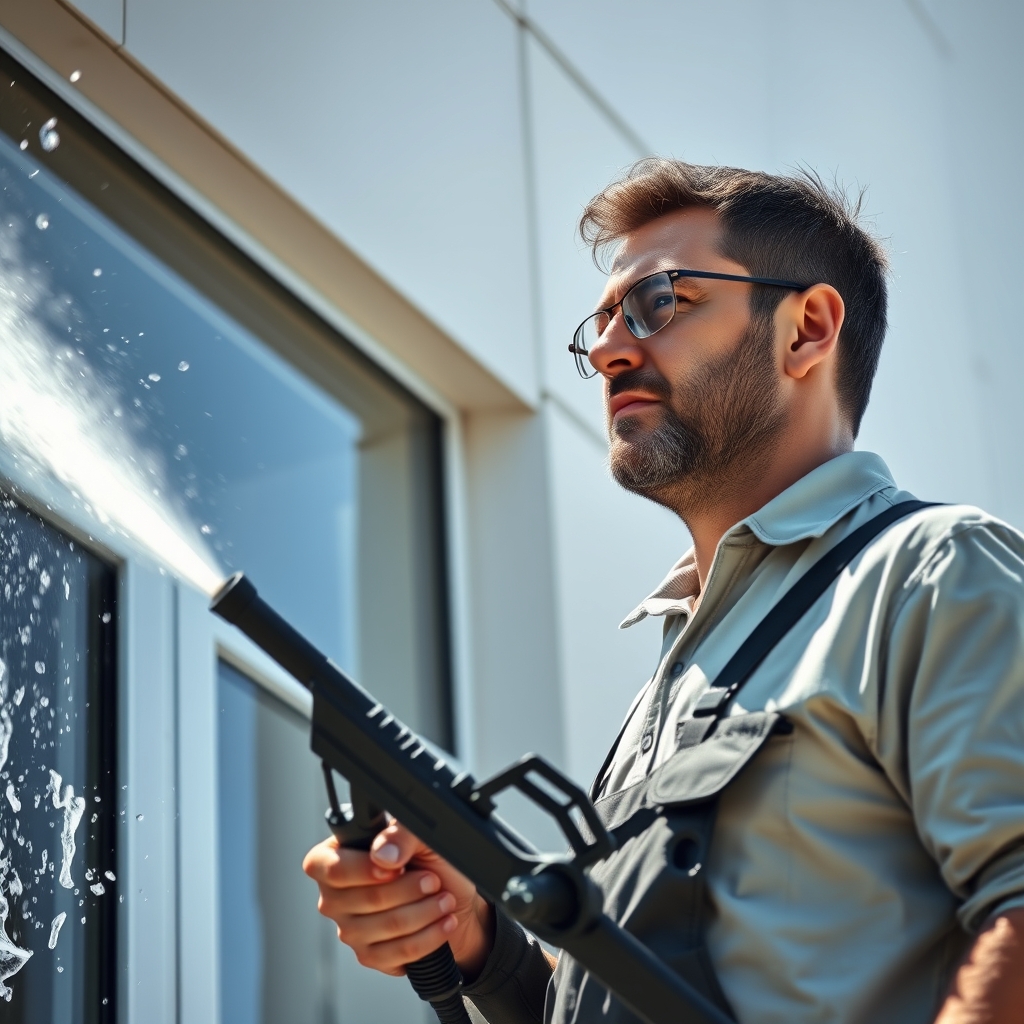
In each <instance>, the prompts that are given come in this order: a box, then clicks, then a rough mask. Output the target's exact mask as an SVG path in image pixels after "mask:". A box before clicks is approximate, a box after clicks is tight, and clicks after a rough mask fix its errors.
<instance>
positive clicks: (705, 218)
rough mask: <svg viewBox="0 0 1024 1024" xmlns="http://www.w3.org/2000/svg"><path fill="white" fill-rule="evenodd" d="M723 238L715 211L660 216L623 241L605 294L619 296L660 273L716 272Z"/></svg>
mask: <svg viewBox="0 0 1024 1024" xmlns="http://www.w3.org/2000/svg"><path fill="white" fill-rule="evenodd" d="M720 239H721V225H720V222H719V220H718V216H717V214H715V212H714V211H713V210H705V209H690V210H679V211H677V212H674V213H670V214H666V216H664V217H659V218H658V219H657V220H654V221H651V222H650V223H648V224H645V225H644V226H643V227H640V228H637V229H636V230H635V231H631V232H630V233H629V234H628V235H626V237H625V238H624V239H623V240H622V245H621V246H620V247H619V249H618V251H617V252H616V254H615V259H614V261H613V262H612V267H611V273H610V274H609V276H608V283H607V285H606V287H605V289H604V295H605V297H607V296H609V295H612V294H613V293H614V294H618V293H619V292H620V291H621V290H623V289H624V288H627V287H628V286H629V285H630V284H632V283H633V282H634V281H638V280H640V278H642V277H646V276H647V275H648V274H656V273H657V272H658V271H659V270H676V269H679V268H681V267H686V268H689V269H691V270H714V269H717V264H719V263H721V262H722V256H721V253H720V251H719V242H720ZM712 262H714V263H715V266H712Z"/></svg>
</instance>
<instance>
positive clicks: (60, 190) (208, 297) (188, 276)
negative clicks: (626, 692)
mask: <svg viewBox="0 0 1024 1024" xmlns="http://www.w3.org/2000/svg"><path fill="white" fill-rule="evenodd" d="M0 65H2V61H0ZM4 77H5V76H4V75H3V74H2V73H0V126H2V127H3V128H4V129H5V130H6V131H7V133H8V135H7V138H4V137H3V136H2V135H0V347H2V349H3V351H4V356H5V358H4V359H3V360H2V361H0V392H2V393H3V394H4V395H5V398H6V401H5V402H4V403H3V405H2V406H0V473H2V474H3V475H4V476H6V477H7V478H8V479H9V480H11V481H13V482H14V483H16V484H17V485H19V486H20V487H22V488H24V489H25V490H26V491H27V492H28V493H31V494H33V495H35V496H36V497H37V499H40V500H43V501H46V502H48V503H52V504H53V505H54V506H55V507H60V508H62V509H64V510H66V514H68V515H69V516H71V517H73V518H76V519H78V520H82V519H86V520H88V521H89V522H91V523H93V524H94V525H95V529H96V532H97V534H99V535H102V536H109V535H112V534H113V535H117V534H121V535H122V539H123V540H124V541H126V542H128V543H131V544H134V545H137V546H140V547H142V548H146V549H148V550H149V552H150V553H151V554H153V555H155V556H156V557H157V558H158V559H159V560H161V561H162V562H163V563H164V564H166V565H168V566H169V567H170V568H171V569H172V570H173V571H174V572H176V573H177V574H178V575H179V576H180V577H182V578H184V579H186V580H190V581H191V582H192V583H193V584H195V585H197V586H199V587H200V588H202V589H204V590H212V589H214V588H215V587H216V586H217V584H218V583H219V582H220V580H221V579H223V577H224V576H225V575H227V573H229V572H230V571H232V570H234V569H243V570H244V571H245V572H247V573H248V574H249V575H250V576H251V577H252V579H253V581H254V582H255V583H256V585H257V586H258V587H259V589H260V591H261V593H262V594H264V596H265V597H266V598H267V599H268V600H269V601H270V602H271V604H273V605H274V606H275V607H276V608H277V609H278V610H279V611H280V612H281V613H282V614H283V615H285V616H286V617H287V618H288V619H289V620H290V621H292V622H294V624H295V625H296V626H297V627H298V628H299V629H300V630H302V631H303V632H304V633H305V634H306V635H307V636H308V637H309V638H310V639H311V640H312V641H313V642H314V643H315V644H316V645H317V646H319V647H320V648H322V649H323V650H324V651H325V652H326V653H328V654H329V655H330V656H331V657H333V658H334V659H335V660H336V661H337V662H338V663H339V664H341V665H342V666H343V667H345V668H346V669H348V670H349V671H350V672H352V673H353V674H354V675H356V676H357V677H358V678H360V680H361V681H362V682H363V683H364V684H365V685H367V686H368V687H369V688H370V689H371V690H372V691H374V692H375V693H377V694H379V696H380V697H381V698H382V699H383V700H384V702H385V703H387V704H388V705H389V706H391V707H393V708H394V710H395V711H396V713H397V714H399V716H400V717H402V718H403V719H405V720H407V721H409V722H410V723H412V724H414V725H416V726H418V727H419V728H420V729H421V730H422V731H424V732H426V733H427V735H429V736H431V738H433V739H435V740H437V741H438V742H440V743H441V744H443V745H447V746H450V744H451V736H450V726H449V719H450V715H449V708H448V664H447V647H446V629H447V623H446V616H445V583H444V571H443V565H444V558H443V552H442V544H441V538H442V530H441V512H440V509H441V503H440V457H439V452H440V424H439V421H438V419H437V417H436V416H435V415H433V414H432V413H430V412H429V411H428V410H427V409H426V408H424V407H423V406H422V405H421V404H420V403H418V402H417V401H416V400H414V399H413V398H412V397H411V396H410V395H408V394H407V393H405V392H404V391H403V390H401V389H400V388H398V387H397V386H396V385H395V384H394V383H393V382H392V381H391V380H389V379H388V378H386V377H385V376H384V375H383V374H382V373H381V372H380V371H379V370H377V369H376V368H375V367H374V366H372V365H371V364H370V363H369V362H368V361H367V360H366V359H364V358H363V357H361V356H359V355H358V354H357V353H356V352H355V351H354V350H352V349H351V348H350V347H349V346H347V345H346V344H345V343H344V342H343V341H342V339H340V338H339V337H338V336H337V335H336V334H334V333H333V332H332V331H330V330H329V329H328V328H327V327H326V326H325V325H324V324H323V323H322V322H321V321H319V320H317V319H316V318H315V317H314V316H312V315H311V314H310V313H309V312H308V311H307V310H305V309H304V308H303V307H301V306H299V304H298V303H296V302H295V301H294V300H293V299H292V298H291V297H290V296H288V295H287V294H286V293H285V292H284V291H283V290H282V289H281V288H280V287H279V286H278V285H276V284H275V283H274V282H272V281H270V280H269V279H268V278H266V277H265V275H262V274H261V273H260V272H259V271H258V270H257V269H256V268H255V267H252V266H251V265H250V264H247V263H246V262H245V261H244V260H243V258H242V257H241V256H239V254H238V253H237V252H235V251H233V250H231V249H230V247H228V246H227V245H226V243H224V242H223V240H221V239H219V238H218V237H217V236H215V235H214V234H213V233H212V232H210V231H209V229H208V228H206V227H205V226H204V225H202V224H201V222H199V221H198V219H197V218H196V217H195V216H194V214H192V213H191V212H190V211H187V210H186V209H185V208H184V207H181V206H180V204H176V203H175V202H174V201H173V200H171V199H170V197H168V196H166V195H165V194H163V195H159V196H157V195H155V192H154V194H153V195H151V194H150V193H149V192H147V191H146V189H145V188H140V186H139V182H138V180H136V176H133V173H132V170H131V169H130V168H126V167H125V166H124V164H125V161H124V160H123V158H120V159H117V158H115V157H114V156H113V155H111V154H110V153H108V152H107V150H105V149H104V148H103V146H102V145H100V144H99V143H97V141H96V140H95V139H94V138H92V136H91V135H90V132H89V131H88V130H87V129H86V127H85V126H83V125H81V124H80V123H79V122H78V121H77V120H76V119H75V117H74V116H73V115H72V114H71V113H70V112H62V113H61V115H60V116H59V117H58V118H57V122H58V123H57V127H56V129H55V130H57V131H58V132H59V135H60V143H59V145H58V146H57V147H56V148H54V149H52V150H46V151H44V149H43V148H41V147H40V146H38V145H37V144H36V141H35V136H34V135H31V133H29V134H30V138H29V140H28V142H27V147H26V148H24V149H23V148H22V146H21V141H22V133H23V126H24V125H25V124H30V125H31V124H36V125H41V124H43V123H44V122H46V121H48V119H50V118H51V117H53V116H54V114H53V112H52V110H51V106H52V104H51V105H50V106H48V105H47V104H46V103H45V102H41V101H39V100H38V99H37V98H36V97H34V96H32V95H29V94H28V92H27V91H23V90H22V83H20V82H15V83H14V86H9V85H8V83H7V82H6V81H5V80H4ZM13 77H14V76H13V75H12V78H13ZM108 148H109V147H108ZM69 180H70V181H73V184H74V186H75V187H72V184H69ZM286 357H287V358H286ZM296 366H299V367H300V368H301V370H302V372H300V370H299V369H296ZM314 381H315V383H314Z"/></svg>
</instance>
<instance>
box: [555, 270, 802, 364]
mask: <svg viewBox="0 0 1024 1024" xmlns="http://www.w3.org/2000/svg"><path fill="white" fill-rule="evenodd" d="M661 274H667V275H668V279H669V281H670V282H675V281H678V280H679V278H681V277H696V278H705V279H710V280H713V281H745V282H746V283H747V284H764V285H768V286H769V287H771V288H787V289H789V290H790V291H795V292H805V291H807V289H808V288H810V287H811V286H810V285H809V284H797V282H796V281H785V280H782V279H781V278H777V277H748V276H746V275H744V274H719V273H717V272H716V271H713V270H658V271H656V272H655V273H653V274H648V275H647V276H646V277H642V278H640V280H639V281H636V282H634V283H633V284H632V285H630V287H629V290H628V291H627V292H626V294H625V295H623V296H622V298H621V299H619V301H618V302H615V303H612V305H610V306H606V307H605V308H604V309H595V310H594V312H593V313H591V314H590V316H587V317H584V318H583V320H582V321H581V322H580V325H579V326H578V327H577V328H576V330H575V331H573V334H572V344H571V345H570V346H569V351H570V352H571V353H572V354H573V356H574V357H575V359H576V369H577V370H578V371H579V374H580V376H581V377H582V378H583V379H584V380H589V379H590V378H591V377H595V376H596V375H597V369H596V368H594V367H591V372H590V373H586V372H585V367H586V366H587V365H588V364H587V363H585V362H584V360H585V359H587V357H588V356H589V355H590V353H589V351H588V350H587V349H586V348H585V347H584V346H582V345H580V344H578V339H579V337H580V335H581V333H582V331H583V327H584V325H585V324H586V323H587V322H588V321H590V320H593V319H594V317H595V316H599V315H600V314H601V313H604V314H606V315H607V317H608V321H609V323H610V322H611V319H612V317H613V316H614V315H615V310H616V309H621V308H622V304H623V303H624V302H625V301H626V299H628V298H629V296H630V294H631V293H632V292H633V291H634V290H635V289H637V288H639V287H640V285H642V284H643V283H644V282H645V281H650V279H651V278H652V277H658V276H660V275H661ZM672 295H673V299H674V300H675V301H676V302H678V298H677V296H676V294H675V289H673V290H672ZM677 308H678V305H677V306H675V307H674V308H673V310H672V316H670V317H669V318H668V320H666V321H665V322H664V323H663V324H662V325H661V327H658V328H657V329H655V330H653V331H651V333H650V334H648V335H645V337H648V338H651V337H653V336H654V335H655V334H657V333H658V331H660V330H662V329H663V328H665V327H667V326H668V325H669V324H670V323H672V321H673V320H674V319H675V315H676V309H677ZM624 319H625V323H626V329H627V330H628V331H629V333H630V334H632V335H633V337H634V338H640V337H641V336H640V335H639V334H637V333H636V332H635V331H634V330H633V328H632V327H630V326H629V320H628V318H624Z"/></svg>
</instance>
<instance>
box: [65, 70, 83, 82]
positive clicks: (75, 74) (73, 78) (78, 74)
mask: <svg viewBox="0 0 1024 1024" xmlns="http://www.w3.org/2000/svg"><path fill="white" fill-rule="evenodd" d="M81 77H82V72H81V71H72V72H71V74H70V75H68V81H69V82H77V81H79V79H81Z"/></svg>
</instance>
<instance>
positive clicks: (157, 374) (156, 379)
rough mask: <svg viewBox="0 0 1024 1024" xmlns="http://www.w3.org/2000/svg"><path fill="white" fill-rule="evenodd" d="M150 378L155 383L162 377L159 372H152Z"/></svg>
mask: <svg viewBox="0 0 1024 1024" xmlns="http://www.w3.org/2000/svg"><path fill="white" fill-rule="evenodd" d="M149 379H150V380H151V381H152V382H153V383H154V384H155V383H156V382H157V381H158V380H159V379H160V374H159V373H151V374H150V375H149Z"/></svg>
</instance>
